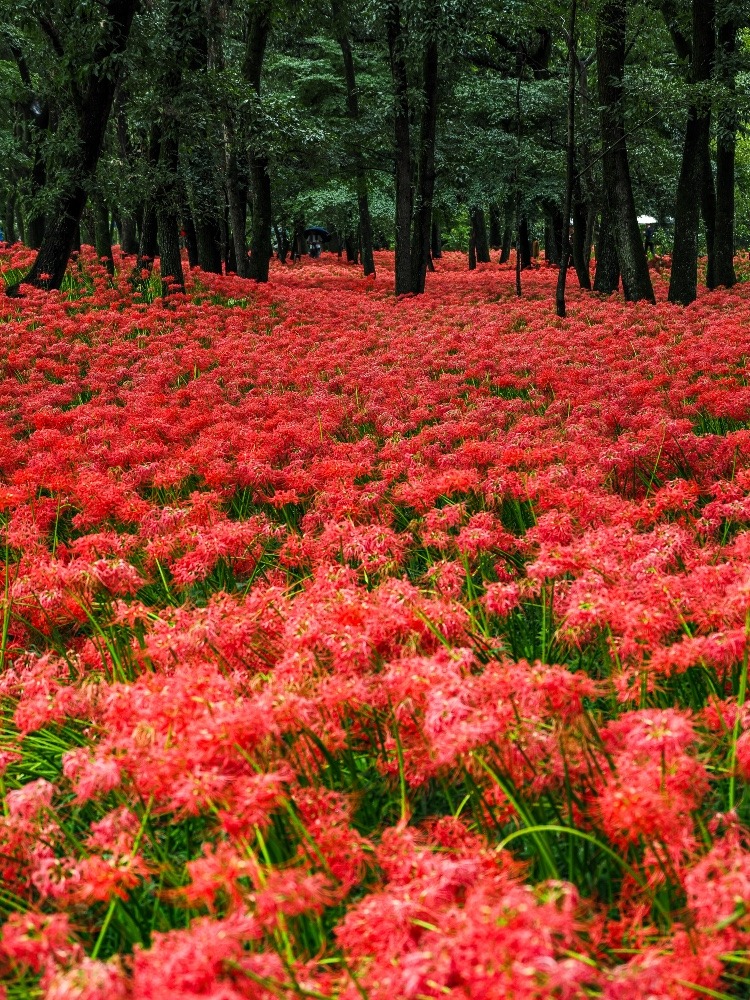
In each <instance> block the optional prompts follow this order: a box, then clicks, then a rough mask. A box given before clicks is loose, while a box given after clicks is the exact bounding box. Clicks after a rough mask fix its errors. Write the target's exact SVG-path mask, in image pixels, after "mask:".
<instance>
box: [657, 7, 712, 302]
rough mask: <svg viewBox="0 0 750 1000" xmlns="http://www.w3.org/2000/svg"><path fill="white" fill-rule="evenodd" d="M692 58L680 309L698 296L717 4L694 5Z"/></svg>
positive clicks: (676, 273) (678, 214)
mask: <svg viewBox="0 0 750 1000" xmlns="http://www.w3.org/2000/svg"><path fill="white" fill-rule="evenodd" d="M692 9H693V57H692V63H691V68H690V83H691V87H692V89H693V92H694V95H695V96H694V98H693V100H692V101H691V104H690V107H689V108H688V116H687V125H686V127H685V142H684V145H683V148H682V164H681V166H680V177H679V180H678V182H677V196H676V199H675V213H674V250H673V252H672V275H671V278H670V281H669V301H670V302H676V303H679V304H681V305H688V304H689V303H690V302H693V301H694V299H695V297H696V295H697V294H698V223H699V214H700V208H701V198H700V196H701V193H702V192H703V191H704V177H705V174H706V170H707V169H709V167H710V157H709V154H708V145H709V141H710V136H711V107H710V104H709V103H708V102H707V100H706V98H705V96H701V94H700V93H699V90H700V86H701V84H704V83H705V82H706V81H708V80H710V79H711V70H712V65H713V56H714V42H715V37H714V22H715V12H716V11H715V2H714V0H693V7H692Z"/></svg>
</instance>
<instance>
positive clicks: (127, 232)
mask: <svg viewBox="0 0 750 1000" xmlns="http://www.w3.org/2000/svg"><path fill="white" fill-rule="evenodd" d="M120 233H121V236H120V240H121V246H120V249H121V250H122V252H123V253H125V254H136V253H138V237H137V227H136V222H135V219H134V218H133V216H132V215H123V217H122V220H121V222H120Z"/></svg>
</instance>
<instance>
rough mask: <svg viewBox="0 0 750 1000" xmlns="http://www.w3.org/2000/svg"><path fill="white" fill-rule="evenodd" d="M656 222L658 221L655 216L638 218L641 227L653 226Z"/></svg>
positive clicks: (640, 216)
mask: <svg viewBox="0 0 750 1000" xmlns="http://www.w3.org/2000/svg"><path fill="white" fill-rule="evenodd" d="M655 222H656V219H655V218H654V217H653V215H639V216H638V225H639V226H653V225H654V223H655Z"/></svg>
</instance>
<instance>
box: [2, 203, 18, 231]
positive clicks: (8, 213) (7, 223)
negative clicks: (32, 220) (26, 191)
mask: <svg viewBox="0 0 750 1000" xmlns="http://www.w3.org/2000/svg"><path fill="white" fill-rule="evenodd" d="M3 233H4V236H5V242H6V243H15V242H16V198H15V195H14V194H10V195H9V196H8V198H7V199H6V201H5V215H4V216H3Z"/></svg>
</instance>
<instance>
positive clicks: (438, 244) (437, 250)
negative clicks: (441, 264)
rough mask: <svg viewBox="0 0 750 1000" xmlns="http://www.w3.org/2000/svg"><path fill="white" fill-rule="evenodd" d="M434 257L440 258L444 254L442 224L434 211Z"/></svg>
mask: <svg viewBox="0 0 750 1000" xmlns="http://www.w3.org/2000/svg"><path fill="white" fill-rule="evenodd" d="M431 250H432V259H433V260H440V258H441V257H442V256H443V239H442V237H441V235H440V225H439V223H438V222H437V221H436V219H435V213H434V212H433V213H432V246H431Z"/></svg>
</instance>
